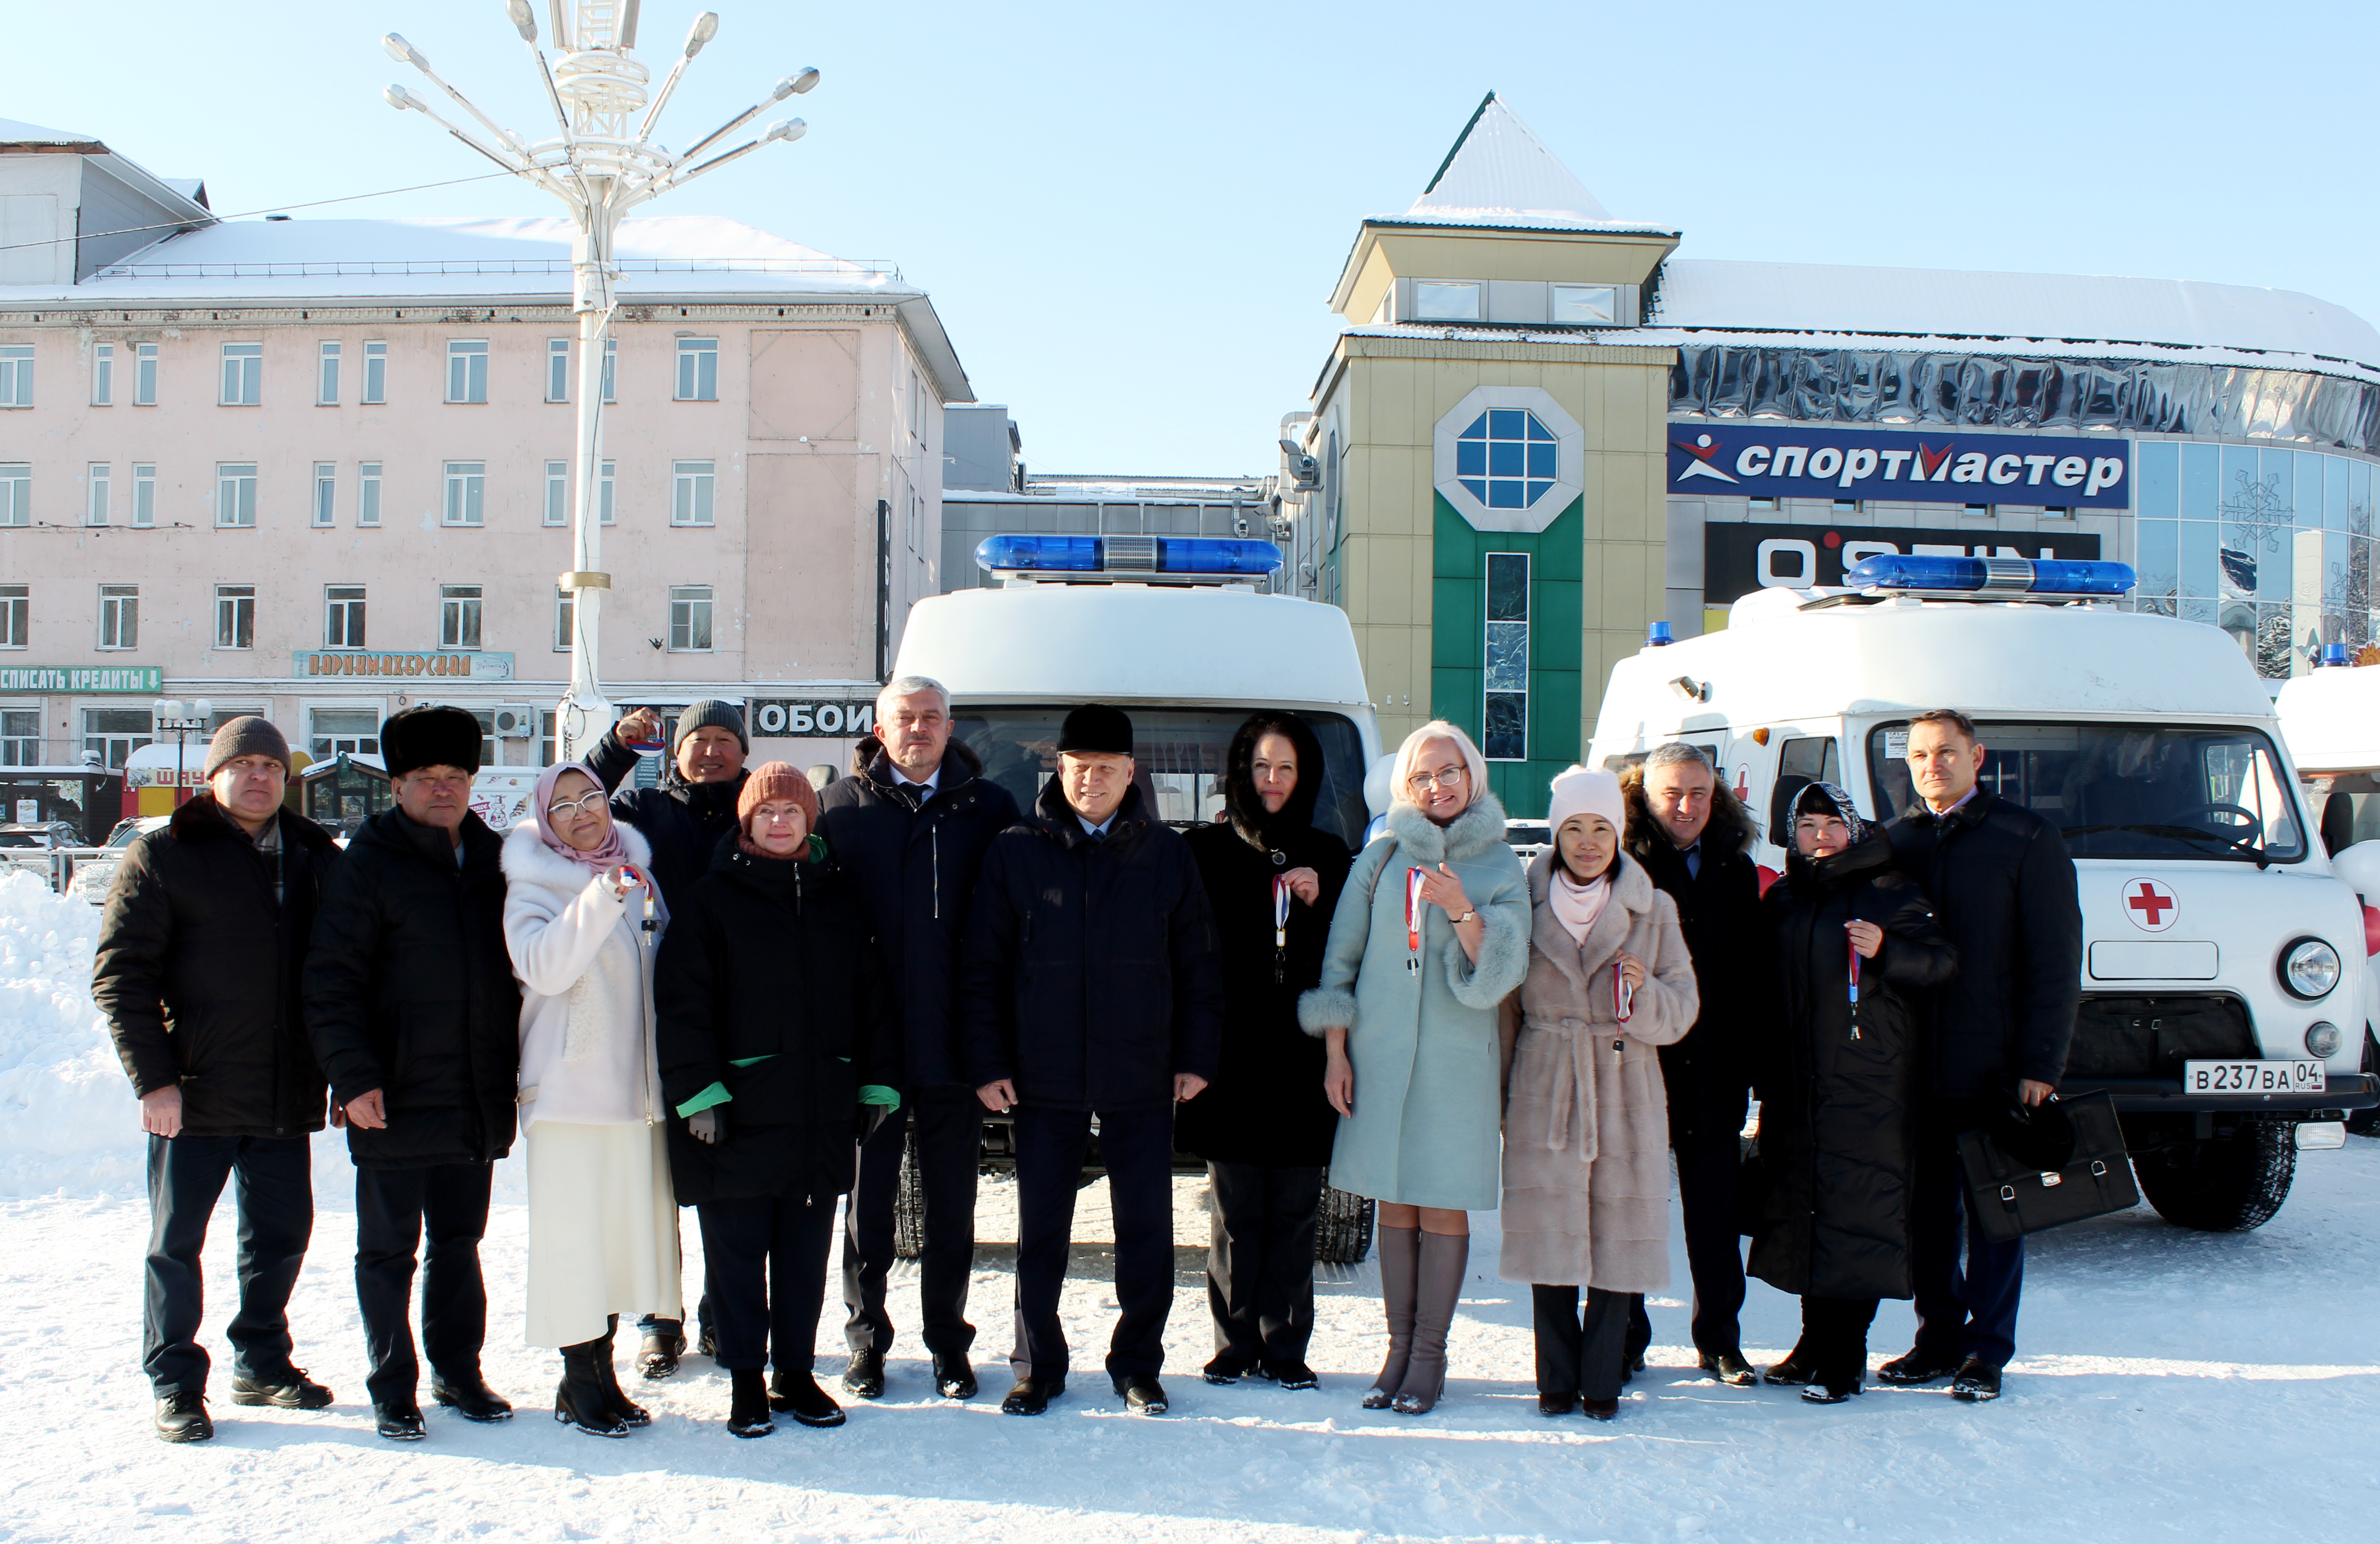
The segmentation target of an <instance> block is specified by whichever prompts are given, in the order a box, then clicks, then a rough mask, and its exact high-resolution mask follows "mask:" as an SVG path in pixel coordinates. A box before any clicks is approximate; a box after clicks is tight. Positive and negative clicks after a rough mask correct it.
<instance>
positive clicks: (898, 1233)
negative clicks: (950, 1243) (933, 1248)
mask: <svg viewBox="0 0 2380 1544" xmlns="http://www.w3.org/2000/svg"><path fill="white" fill-rule="evenodd" d="M902 1118H904V1119H906V1118H907V1117H906V1116H903V1117H902ZM925 1248H926V1192H925V1188H924V1187H922V1186H920V1185H919V1184H918V1183H917V1132H916V1131H915V1130H914V1129H913V1130H912V1131H910V1133H909V1134H908V1136H907V1137H906V1138H905V1139H903V1140H902V1143H901V1185H900V1188H898V1189H896V1190H894V1191H893V1192H892V1255H893V1258H894V1259H896V1260H915V1259H917V1257H918V1256H919V1255H920V1254H923V1253H924V1252H925Z"/></svg>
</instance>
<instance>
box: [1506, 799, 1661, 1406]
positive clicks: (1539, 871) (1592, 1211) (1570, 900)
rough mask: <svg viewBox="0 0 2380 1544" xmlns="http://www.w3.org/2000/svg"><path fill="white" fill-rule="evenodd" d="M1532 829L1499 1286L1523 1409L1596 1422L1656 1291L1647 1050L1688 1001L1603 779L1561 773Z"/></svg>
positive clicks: (1656, 1096) (1656, 1117) (1657, 1205)
mask: <svg viewBox="0 0 2380 1544" xmlns="http://www.w3.org/2000/svg"><path fill="white" fill-rule="evenodd" d="M1546 824H1547V825H1548V826H1552V827H1553V833H1554V839H1553V843H1552V845H1551V846H1549V847H1548V848H1547V850H1545V851H1543V852H1541V853H1539V854H1538V855H1537V859H1536V862H1533V863H1531V864H1530V865H1529V898H1530V900H1531V901H1532V902H1533V911H1532V916H1531V923H1530V932H1529V973H1528V979H1527V980H1525V981H1524V982H1523V983H1521V990H1520V992H1519V993H1518V994H1517V995H1515V997H1514V998H1513V999H1512V1000H1511V1001H1508V1002H1507V1003H1506V1004H1505V1014H1504V1034H1505V1043H1506V1045H1507V1046H1508V1047H1509V1048H1510V1049H1509V1052H1508V1055H1509V1056H1510V1060H1511V1068H1512V1071H1511V1076H1510V1083H1511V1087H1510V1092H1509V1093H1508V1095H1507V1097H1506V1104H1505V1107H1504V1215H1503V1224H1504V1258H1503V1269H1502V1274H1503V1277H1504V1279H1505V1280H1506V1281H1512V1282H1527V1283H1529V1284H1530V1285H1529V1296H1530V1299H1531V1304H1532V1308H1533V1309H1534V1313H1535V1321H1536V1341H1537V1408H1538V1410H1539V1411H1540V1412H1541V1413H1543V1414H1545V1415H1548V1416H1562V1415H1567V1414H1569V1412H1570V1410H1571V1408H1572V1406H1573V1405H1575V1404H1581V1403H1583V1404H1584V1405H1585V1410H1586V1413H1587V1414H1588V1415H1589V1416H1591V1417H1594V1418H1595V1419H1597V1420H1609V1419H1611V1418H1612V1417H1615V1416H1617V1415H1618V1414H1619V1413H1620V1386H1621V1383H1623V1382H1624V1381H1626V1374H1625V1372H1624V1370H1623V1368H1622V1363H1623V1361H1624V1360H1625V1354H1624V1353H1625V1343H1626V1339H1627V1332H1628V1319H1629V1314H1630V1311H1631V1309H1633V1307H1634V1304H1635V1300H1636V1298H1637V1297H1639V1296H1641V1295H1642V1294H1644V1293H1646V1292H1658V1291H1659V1290H1660V1289H1661V1288H1662V1287H1665V1286H1667V1285H1670V1111H1669V1099H1668V1096H1667V1094H1666V1093H1665V1092H1664V1091H1663V1087H1662V1083H1661V1058H1660V1054H1659V1050H1658V1048H1659V1047H1660V1046H1663V1045H1667V1044H1670V1043H1671V1042H1673V1041H1676V1040H1678V1039H1680V1038H1681V1037H1682V1036H1683V1035H1684V1034H1685V1032H1686V1031H1688V1030H1689V1029H1692V1028H1693V1027H1694V1016H1695V1014H1696V1013H1697V1012H1699V1011H1700V1009H1699V1007H1698V1006H1697V1005H1698V1002H1699V998H1698V996H1697V995H1696V993H1695V989H1694V961H1693V960H1692V959H1689V958H1688V957H1687V954H1686V940H1685V935H1684V934H1683V933H1682V932H1681V931H1680V930H1679V927H1678V908H1677V903H1676V902H1675V901H1673V900H1671V899H1670V898H1669V897H1668V896H1667V895H1665V894H1663V893H1662V892H1661V891H1660V890H1658V889H1657V888H1655V887H1654V885H1653V880H1652V876H1651V875H1647V874H1646V873H1645V870H1644V868H1643V867H1642V866H1640V865H1639V864H1638V863H1637V862H1636V861H1635V860H1634V859H1633V858H1631V857H1629V856H1628V855H1627V854H1626V853H1624V852H1622V851H1621V850H1620V838H1621V832H1622V831H1624V830H1625V829H1626V828H1627V825H1628V812H1627V802H1626V799H1625V797H1624V796H1623V795H1622V794H1621V790H1620V779H1619V778H1615V777H1613V776H1612V775H1611V774H1610V773H1609V772H1590V771H1588V770H1587V769H1586V768H1585V767H1583V766H1573V767H1572V768H1571V769H1570V770H1569V771H1567V772H1564V773H1563V774H1562V775H1561V776H1560V777H1558V778H1555V779H1554V787H1553V801H1552V803H1551V806H1550V807H1549V809H1548V812H1547V814H1546ZM1582 1288H1584V1289H1585V1293H1586V1303H1585V1310H1584V1317H1583V1318H1582V1313H1581V1308H1580V1304H1579V1293H1580V1290H1581V1289H1582Z"/></svg>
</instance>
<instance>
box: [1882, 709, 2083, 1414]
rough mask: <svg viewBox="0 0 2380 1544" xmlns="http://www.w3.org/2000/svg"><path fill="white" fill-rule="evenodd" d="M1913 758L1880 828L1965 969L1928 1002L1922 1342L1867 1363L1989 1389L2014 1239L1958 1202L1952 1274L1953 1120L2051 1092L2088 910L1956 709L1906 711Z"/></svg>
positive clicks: (1999, 1358)
mask: <svg viewBox="0 0 2380 1544" xmlns="http://www.w3.org/2000/svg"><path fill="white" fill-rule="evenodd" d="M1908 757H1909V772H1910V778H1911V780H1912V782H1913V784H1914V785H1915V787H1916V790H1917V795H1918V800H1919V802H1918V803H1917V804H1916V805H1914V806H1913V807H1912V808H1911V810H1910V811H1909V813H1908V814H1905V815H1903V816H1902V817H1901V818H1900V819H1899V820H1896V821H1894V822H1893V823H1892V824H1891V825H1890V826H1887V827H1886V828H1885V829H1886V835H1887V836H1888V837H1889V838H1890V839H1891V842H1892V851H1893V861H1894V862H1895V863H1897V864H1898V865H1899V867H1900V871H1901V872H1902V873H1903V874H1906V875H1909V876H1910V877H1911V878H1912V879H1914V880H1916V881H1917V883H1918V884H1919V885H1920V886H1922V887H1924V888H1925V893H1926V895H1927V896H1928V897H1929V898H1930V899H1932V900H1933V902H1934V910H1935V912H1936V914H1937V916H1938V917H1939V918H1940V920H1941V923H1942V930H1943V932H1944V933H1946V934H1948V935H1949V939H1950V943H1951V946H1952V947H1955V948H1956V949H1957V950H1958V953H1959V973H1958V976H1957V977H1956V979H1954V980H1953V981H1952V982H1951V983H1950V984H1949V986H1947V987H1944V988H1943V989H1941V990H1939V991H1937V992H1936V993H1935V994H1934V995H1933V1000H1932V1003H1931V1005H1930V1006H1931V1010H1932V1025H1931V1032H1930V1035H1929V1043H1930V1044H1931V1047H1932V1061H1933V1070H1932V1074H1931V1098H1930V1099H1929V1101H1928V1103H1927V1105H1926V1108H1925V1111H1924V1113H1923V1114H1922V1115H1921V1116H1920V1120H1919V1126H1918V1133H1917V1143H1918V1148H1917V1181H1916V1187H1917V1190H1916V1195H1915V1197H1914V1202H1915V1204H1914V1207H1913V1218H1912V1223H1913V1240H1912V1250H1913V1256H1914V1259H1913V1267H1914V1272H1915V1275H1916V1282H1915V1286H1916V1290H1917V1344H1916V1345H1914V1346H1913V1348H1912V1349H1911V1350H1910V1352H1909V1354H1908V1355H1906V1356H1903V1357H1896V1358H1894V1359H1893V1360H1892V1361H1889V1362H1887V1363H1886V1364H1885V1365H1884V1366H1883V1367H1882V1368H1880V1369H1877V1376H1878V1377H1880V1378H1882V1379H1883V1380H1884V1381H1887V1382H1889V1383H1927V1382H1932V1381H1935V1380H1936V1379H1938V1378H1943V1377H1949V1378H1950V1379H1951V1380H1952V1381H1951V1385H1950V1392H1951V1393H1953V1394H1955V1395H1957V1396H1958V1397H1959V1398H1961V1399H1962V1400H1984V1399H1997V1398H1998V1397H1999V1392H2000V1369H2002V1368H2003V1367H2005V1366H2006V1365H2007V1363H2008V1359H2009V1357H2011V1356H2012V1355H2014V1354H2015V1350H2016V1317H2017V1301H2018V1297H2019V1295H2020V1294H2021V1292H2022V1288H2023V1285H2024V1240H2023V1239H2022V1238H2015V1239H2010V1240H2009V1241H2008V1242H2006V1243H1995V1242H1994V1241H1992V1240H1991V1239H1989V1238H1986V1237H1985V1236H1984V1231H1983V1227H1982V1224H1980V1222H1978V1221H1977V1219H1975V1218H1974V1217H1973V1216H1972V1215H1970V1216H1968V1217H1967V1219H1966V1224H1967V1226H1966V1235H1967V1238H1966V1246H1967V1248H1966V1267H1965V1270H1964V1272H1963V1273H1961V1269H1960V1261H1959V1232H1960V1218H1961V1213H1962V1212H1964V1210H1965V1201H1964V1197H1965V1188H1964V1184H1963V1180H1962V1176H1961V1169H1960V1164H1959V1146H1958V1143H1959V1133H1960V1132H1961V1131H1967V1130H1973V1129H1974V1128H1977V1127H1980V1126H1983V1125H1985V1123H1986V1122H1987V1121H1988V1120H1989V1119H1990V1118H1991V1116H1992V1114H1993V1112H1994V1110H1995V1109H1996V1108H1997V1107H1998V1106H2000V1105H2002V1104H2005V1103H2006V1102H2007V1101H2008V1100H2009V1099H2010V1098H2014V1099H2017V1100H2019V1101H2022V1103H2024V1104H2040V1103H2041V1102H2042V1101H2043V1100H2045V1099H2047V1098H2048V1097H2049V1096H2050V1095H2051V1094H2052V1093H2054V1092H2057V1089H2058V1080H2059V1079H2060V1078H2061V1077H2063V1076H2064V1075H2065V1072H2066V1052H2067V1047H2068V1045H2069V1044H2070V1042H2071V1041H2072V1039H2073V1035H2074V1014H2075V1009H2076V1008H2077V1007H2078V1006H2079V1005H2080V1002H2081V998H2082V971H2083V910H2082V905H2081V902H2080V901H2079V900H2078V899H2076V894H2075V881H2074V861H2073V859H2071V858H2070V857H2068V856H2067V853H2066V841H2065V838H2063V837H2061V836H2060V835H2059V834H2058V827H2057V826H2054V825H2052V824H2051V823H2050V822H2048V821H2046V820H2045V819H2043V818H2042V817H2041V816H2040V815H2037V814H2034V813H2033V811H2031V810H2029V809H2027V808H2025V807H2024V806H2023V805H2022V804H2018V803H2012V802H2010V801H2008V800H2005V799H2002V798H2000V797H1998V795H1997V794H1994V793H1993V792H1992V791H1991V790H1988V789H1985V788H1982V787H1979V786H1978V785H1977V782H1976V778H1977V775H1978V774H1979V773H1980V771H1981V770H1982V767H1983V762H1984V747H1983V745H1982V744H1981V743H1980V742H1978V741H1977V739H1976V737H1975V726H1974V724H1973V722H1972V721H1970V720H1969V719H1968V718H1967V717H1966V715H1964V714H1962V713H1958V712H1954V711H1952V710H1950V709H1948V708H1937V709H1935V710H1934V711H1932V712H1929V713H1920V714H1918V715H1917V716H1916V717H1914V718H1912V719H1911V720H1910V723H1909V751H1908Z"/></svg>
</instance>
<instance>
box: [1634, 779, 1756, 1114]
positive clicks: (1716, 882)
mask: <svg viewBox="0 0 2380 1544" xmlns="http://www.w3.org/2000/svg"><path fill="white" fill-rule="evenodd" d="M1641 798H1642V796H1641V795H1634V794H1632V797H1631V803H1632V806H1633V805H1634V804H1636V803H1638V802H1641ZM1730 802H1732V801H1730ZM1750 846H1751V837H1750V834H1749V833H1748V832H1747V831H1746V830H1745V829H1744V828H1743V826H1741V825H1739V824H1737V823H1735V822H1734V821H1732V820H1722V819H1721V818H1720V817H1719V815H1718V814H1713V816H1712V817H1711V822H1710V824H1709V825H1708V826H1705V827H1704V828H1703V838H1702V849H1703V855H1702V861H1701V862H1700V863H1699V864H1698V865H1697V867H1698V868H1699V869H1700V870H1701V872H1700V873H1699V874H1694V873H1689V872H1688V871H1687V868H1686V857H1685V854H1684V853H1682V852H1681V851H1679V850H1678V849H1677V846H1676V845H1675V844H1674V843H1672V842H1671V841H1670V838H1669V837H1668V836H1667V835H1666V834H1665V833H1664V832H1663V831H1662V830H1661V829H1660V827H1659V826H1658V825H1657V824H1655V822H1654V821H1653V819H1652V817H1651V815H1649V814H1642V815H1640V814H1639V812H1638V810H1637V809H1635V808H1633V807H1632V808H1631V810H1630V811H1629V822H1628V855H1629V856H1630V857H1632V858H1633V859H1635V860H1636V861H1637V862H1639V863H1642V864H1643V865H1644V867H1645V874H1646V875H1649V876H1650V877H1651V879H1652V881H1653V884H1654V886H1655V887H1656V888H1658V889H1659V890H1660V892H1661V893H1662V894H1664V895H1666V896H1668V897H1669V898H1670V899H1671V900H1673V901H1675V902H1676V903H1677V906H1678V926H1679V929H1680V931H1682V933H1684V935H1685V938H1686V952H1687V954H1688V955H1690V956H1692V957H1693V959H1694V990H1695V991H1696V993H1698V994H1699V995H1700V997H1701V1002H1702V1009H1701V1012H1700V1013H1699V1014H1698V1015H1697V1016H1696V1017H1695V1019H1694V1028H1693V1029H1691V1030H1688V1031H1686V1033H1685V1035H1684V1037H1683V1038H1682V1039H1680V1040H1678V1041H1676V1042H1674V1043H1671V1044H1668V1045H1664V1046H1662V1047H1661V1082H1662V1086H1663V1087H1664V1088H1666V1089H1667V1090H1668V1091H1669V1097H1670V1145H1671V1146H1672V1147H1683V1146H1686V1145H1688V1144H1690V1143H1692V1142H1694V1141H1698V1140H1723V1141H1733V1140H1736V1137H1737V1134H1738V1133H1739V1132H1741V1131H1742V1130H1743V1116H1744V1108H1745V1101H1746V1097H1747V1094H1746V1091H1747V1090H1748V1089H1749V1088H1750V1086H1751V1083H1752V1058H1753V1055H1754V1050H1753V1047H1754V1045H1755V1043H1756V1042H1757V1040H1758V1038H1759V1037H1758V1035H1757V1034H1756V1033H1755V1026H1756V1025H1758V1024H1760V1023H1761V1022H1762V1021H1763V1020H1764V1019H1767V1017H1768V1013H1769V1004H1770V1002H1771V1000H1772V999H1771V996H1770V985H1769V983H1768V981H1767V974H1766V972H1765V971H1764V970H1763V969H1762V966H1763V962H1764V961H1765V960H1766V959H1767V944H1766V941H1765V934H1764V924H1763V923H1762V922H1761V918H1760V870H1759V868H1758V866H1757V865H1756V864H1755V863H1754V862H1753V861H1752V854H1751V852H1750V850H1749V848H1750Z"/></svg>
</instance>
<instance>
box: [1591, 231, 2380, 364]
mask: <svg viewBox="0 0 2380 1544" xmlns="http://www.w3.org/2000/svg"><path fill="white" fill-rule="evenodd" d="M1651 320H1652V321H1653V323H1654V325H1655V326H1656V327H1657V328H1658V329H1665V330H1666V329H1688V330H1693V331H1704V330H1713V329H1716V330H1720V331H1726V332H1821V333H1852V334H1862V335H1867V336H1877V335H1883V336H1894V337H1913V338H1915V337H1938V338H1951V339H1958V340H1961V342H1960V344H1959V345H1958V346H1962V347H1963V346H1966V345H1967V344H1970V343H1972V341H1973V340H1974V339H1976V338H2014V339H2024V340H2029V341H2031V342H2034V343H2041V344H2051V345H2061V344H2081V345H2089V347H2088V349H2087V352H2091V353H2105V352H2107V349H2106V346H2105V345H2107V344H2143V345H2150V346H2161V347H2167V348H2172V347H2184V348H2216V349H2237V350H2241V351H2245V352H2248V353H2254V354H2299V355H2308V356H2313V357H2315V358H2318V359H2323V360H2327V361H2334V362H2345V363H2350V364H2354V365H2358V366H2362V368H2365V369H2366V370H2380V332H2375V331H2374V328H2373V326H2372V324H2371V323H2370V322H2368V321H2365V320H2363V319H2362V317H2359V316H2357V315H2356V314H2355V313H2354V312H2352V311H2350V310H2348V309H2346V308H2344V307H2340V306H2334V305H2332V304H2331V303H2330V302H2328V301H2326V300H2318V299H2316V298H2314V297H2313V296H2310V295H2300V294H2298V293H2296V292H2295V291H2292V290H2273V289H2252V288H2249V287H2247V286H2245V285H2240V284H2208V283H2195V282H2192V281H2189V280H2181V279H2124V278H2112V277H2104V276H2098V275H2088V274H2072V273H1969V272H1959V271H1950V270H1943V269H1923V268H1853V267H1840V266H1834V265H1829V264H1822V263H1788V262H1719V261H1714V260H1711V259H1692V258H1673V259H1670V261H1669V262H1668V263H1667V264H1665V265H1664V266H1663V268H1662V270H1661V289H1660V299H1659V307H1658V310H1657V312H1656V313H1655V315H1654V316H1653V318H1652V319H1651ZM1613 341H1615V342H1616V341H1618V340H1617V339H1615V340H1613ZM2061 351H2062V352H2070V350H2061ZM2250 362H2252V363H2267V364H2268V363H2270V361H2250Z"/></svg>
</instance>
